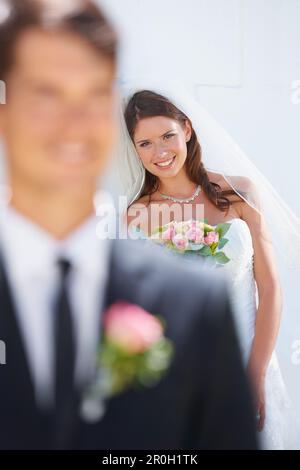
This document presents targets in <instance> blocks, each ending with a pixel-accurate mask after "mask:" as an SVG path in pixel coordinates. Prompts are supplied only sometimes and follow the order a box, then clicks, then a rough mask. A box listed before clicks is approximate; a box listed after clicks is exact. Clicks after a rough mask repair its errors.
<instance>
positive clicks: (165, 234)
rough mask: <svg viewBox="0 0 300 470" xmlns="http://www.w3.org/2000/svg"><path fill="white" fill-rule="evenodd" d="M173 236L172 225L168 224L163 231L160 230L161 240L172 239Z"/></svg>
mask: <svg viewBox="0 0 300 470" xmlns="http://www.w3.org/2000/svg"><path fill="white" fill-rule="evenodd" d="M173 236H174V227H173V225H170V227H168V228H167V229H166V230H165V231H164V232H162V239H163V240H172V238H173Z"/></svg>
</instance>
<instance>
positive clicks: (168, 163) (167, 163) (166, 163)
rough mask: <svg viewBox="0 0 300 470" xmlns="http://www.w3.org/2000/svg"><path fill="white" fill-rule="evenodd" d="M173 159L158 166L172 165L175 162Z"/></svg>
mask: <svg viewBox="0 0 300 470" xmlns="http://www.w3.org/2000/svg"><path fill="white" fill-rule="evenodd" d="M173 158H174V157H173ZM173 158H171V160H168V161H167V162H163V163H157V165H158V166H168V165H170V164H171V163H172V161H173Z"/></svg>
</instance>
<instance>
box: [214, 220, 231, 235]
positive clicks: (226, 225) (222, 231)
mask: <svg viewBox="0 0 300 470" xmlns="http://www.w3.org/2000/svg"><path fill="white" fill-rule="evenodd" d="M230 227H231V224H229V223H226V222H225V223H224V224H218V225H217V227H216V232H218V233H219V235H220V238H223V237H224V235H225V233H227V232H228V230H229V229H230Z"/></svg>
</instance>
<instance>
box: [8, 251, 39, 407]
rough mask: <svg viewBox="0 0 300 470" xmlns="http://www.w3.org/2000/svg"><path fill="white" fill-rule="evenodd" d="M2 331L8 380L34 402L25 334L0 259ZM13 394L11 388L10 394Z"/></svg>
mask: <svg viewBox="0 0 300 470" xmlns="http://www.w3.org/2000/svg"><path fill="white" fill-rule="evenodd" d="M0 305H1V311H0V331H1V339H2V340H3V341H4V342H5V344H6V360H7V364H6V366H5V370H6V374H7V375H8V380H9V381H12V382H13V383H14V384H16V386H17V390H16V392H18V391H19V390H20V386H21V387H22V395H23V398H24V399H25V396H24V395H26V400H27V399H30V402H32V403H33V402H34V387H33V381H32V377H31V374H30V368H29V364H28V359H27V354H26V351H25V347H24V341H23V336H22V334H21V331H20V327H19V324H18V320H17V315H16V307H15V305H14V301H13V296H12V293H11V288H10V285H9V282H8V279H7V276H6V272H5V269H4V264H3V261H2V260H1V259H0ZM10 394H11V388H10V390H9V394H8V396H10Z"/></svg>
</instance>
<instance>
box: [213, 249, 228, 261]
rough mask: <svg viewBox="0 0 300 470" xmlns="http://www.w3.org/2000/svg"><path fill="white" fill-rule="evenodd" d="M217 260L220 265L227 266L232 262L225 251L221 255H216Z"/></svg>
mask: <svg viewBox="0 0 300 470" xmlns="http://www.w3.org/2000/svg"><path fill="white" fill-rule="evenodd" d="M215 259H216V260H217V261H218V263H220V264H226V263H228V262H229V261H230V259H229V258H228V257H227V256H226V255H225V253H224V252H223V251H220V252H219V253H216V254H215Z"/></svg>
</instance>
